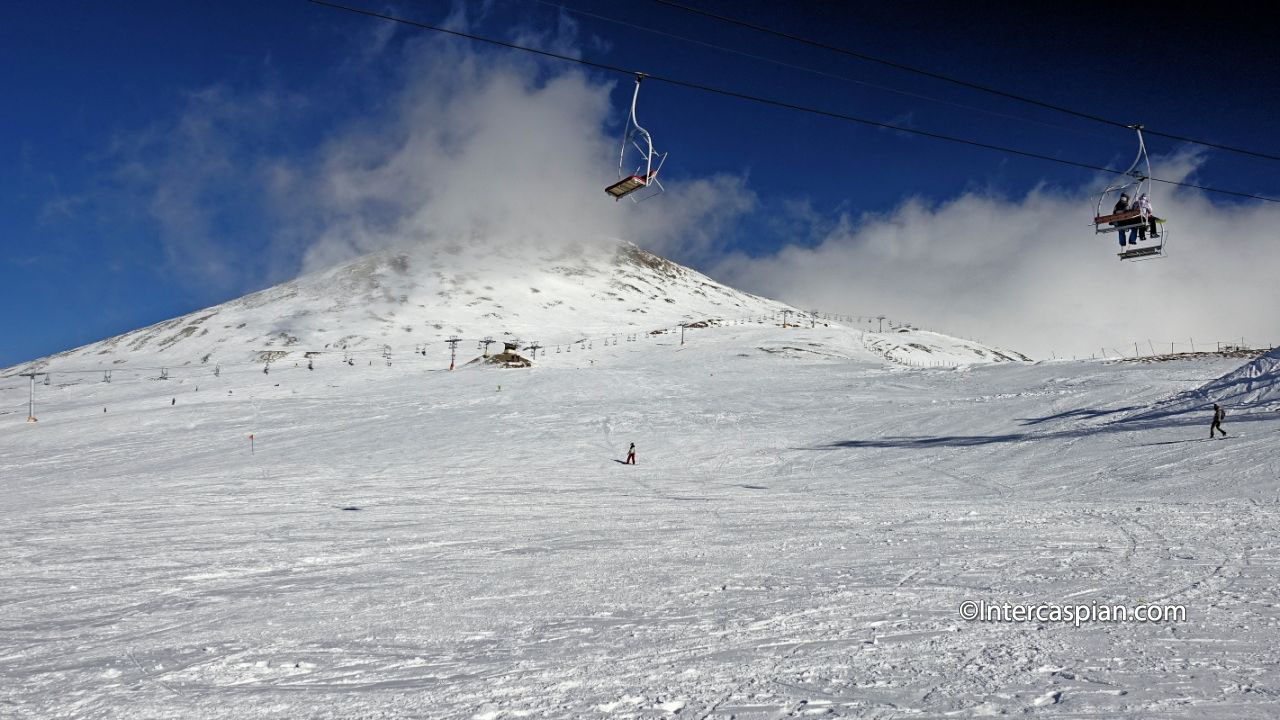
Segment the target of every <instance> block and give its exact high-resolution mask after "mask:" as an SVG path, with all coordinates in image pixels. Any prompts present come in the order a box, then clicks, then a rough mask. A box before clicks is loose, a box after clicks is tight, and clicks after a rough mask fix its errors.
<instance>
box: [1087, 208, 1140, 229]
mask: <svg viewBox="0 0 1280 720" xmlns="http://www.w3.org/2000/svg"><path fill="white" fill-rule="evenodd" d="M1141 216H1142V211H1141V210H1139V209H1138V208H1134V209H1132V210H1123V211H1121V212H1118V213H1113V214H1111V215H1100V216H1098V217H1095V218H1094V219H1093V222H1094V224H1095V225H1104V224H1118V223H1122V222H1124V221H1125V220H1137V219H1138V218H1140V217H1141Z"/></svg>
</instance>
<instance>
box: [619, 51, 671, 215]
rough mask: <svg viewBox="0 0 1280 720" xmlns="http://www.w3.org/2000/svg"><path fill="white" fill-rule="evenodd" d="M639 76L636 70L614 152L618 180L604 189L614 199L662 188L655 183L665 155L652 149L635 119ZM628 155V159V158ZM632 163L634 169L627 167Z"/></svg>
mask: <svg viewBox="0 0 1280 720" xmlns="http://www.w3.org/2000/svg"><path fill="white" fill-rule="evenodd" d="M643 79H644V74H643V73H636V87H635V91H634V92H633V93H632V94H631V114H630V115H628V116H627V129H626V131H625V132H624V133H623V134H622V149H621V150H620V151H619V152H618V181H617V182H615V183H613V184H612V185H610V186H609V187H607V188H605V189H604V191H605V192H606V193H608V194H609V195H611V196H612V197H613V199H614V200H621V199H622V198H624V197H629V198H631V201H632V202H640V201H641V200H648V199H649V198H651V197H653V196H654V195H657V194H658V193H661V192H663V191H664V190H665V188H663V187H662V183H660V182H658V171H659V170H661V169H662V164H663V163H664V162H666V160H667V154H666V153H659V152H658V151H657V150H654V149H653V138H652V137H651V136H650V135H649V131H648V130H645V129H644V128H642V127H640V124H639V123H638V122H636V100H638V99H639V97H640V81H641V80H643ZM629 148H630V150H631V151H630V152H628V149H629ZM637 155H638V157H637ZM628 156H630V157H631V160H628ZM632 162H635V163H636V165H635V167H634V169H632V168H631V163H632Z"/></svg>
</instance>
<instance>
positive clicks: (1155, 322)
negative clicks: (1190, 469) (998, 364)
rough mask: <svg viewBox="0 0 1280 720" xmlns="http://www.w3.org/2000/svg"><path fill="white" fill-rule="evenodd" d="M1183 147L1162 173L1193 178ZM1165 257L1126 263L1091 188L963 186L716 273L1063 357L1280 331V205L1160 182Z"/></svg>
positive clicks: (778, 292) (763, 289)
mask: <svg viewBox="0 0 1280 720" xmlns="http://www.w3.org/2000/svg"><path fill="white" fill-rule="evenodd" d="M1200 160H1201V157H1200V156H1199V155H1195V154H1188V153H1182V154H1177V155H1175V156H1173V157H1171V158H1167V159H1164V160H1162V161H1160V162H1159V164H1158V167H1156V168H1155V174H1156V175H1157V176H1159V177H1169V178H1170V179H1181V178H1187V177H1190V176H1191V175H1192V173H1194V171H1195V168H1196V167H1197V166H1198V164H1199V162H1200ZM1153 198H1154V201H1155V205H1156V214H1157V215H1159V216H1161V217H1166V218H1168V223H1167V228H1168V230H1169V244H1168V250H1169V257H1168V258H1167V259H1164V260H1154V261H1149V262H1136V263H1135V262H1120V261H1119V260H1118V259H1117V257H1116V254H1115V253H1116V252H1117V251H1118V250H1119V247H1118V242H1117V238H1116V237H1115V236H1114V234H1106V235H1095V234H1094V231H1093V226H1092V224H1091V220H1092V213H1093V209H1094V201H1093V199H1092V198H1091V196H1090V194H1089V192H1087V191H1086V189H1078V190H1075V191H1065V190H1049V189H1044V188H1037V189H1035V190H1033V191H1032V192H1030V193H1028V194H1027V195H1026V196H1025V197H1020V198H1005V197H999V196H996V195H993V194H989V193H983V192H969V193H965V194H963V195H961V196H959V197H956V198H954V199H951V200H948V201H946V202H942V203H938V204H931V203H927V202H925V201H922V200H919V199H909V200H907V201H905V202H904V203H902V205H900V206H899V207H898V208H897V209H896V210H894V211H893V212H890V213H885V214H868V215H862V216H859V217H849V216H842V217H841V218H840V220H839V221H838V222H837V223H836V225H835V227H834V229H832V230H830V231H829V232H828V233H827V234H826V235H825V237H824V238H823V239H822V240H821V241H820V242H818V243H817V244H815V245H805V246H802V245H791V246H787V247H783V248H781V249H780V250H778V251H777V252H776V253H772V254H769V255H766V256H763V257H755V258H752V257H746V256H744V255H741V254H736V255H732V256H729V257H727V258H725V259H724V260H722V261H721V262H720V263H719V264H718V265H717V266H716V267H715V268H714V274H716V275H717V277H719V278H721V279H723V280H726V281H728V282H730V283H732V284H735V285H737V286H738V287H741V288H743V289H745V290H749V291H752V292H758V293H761V294H765V295H770V296H773V297H776V298H779V299H781V300H784V301H788V302H791V303H794V304H796V305H799V306H801V307H806V308H808V307H817V308H824V309H831V310H842V311H846V312H850V313H855V314H875V313H884V314H887V315H889V316H891V317H897V318H900V319H902V320H905V321H909V322H914V323H917V324H919V325H921V326H923V327H927V328H932V329H938V330H941V331H944V332H945V331H950V332H952V333H955V334H959V335H963V336H966V337H976V338H978V339H981V340H984V341H987V342H991V343H995V344H1000V345H1004V346H1007V347H1010V348H1012V349H1015V350H1020V351H1023V352H1028V353H1031V354H1033V355H1036V356H1042V357H1046V358H1047V357H1049V356H1050V354H1051V353H1056V354H1057V355H1058V356H1059V357H1062V356H1068V357H1069V356H1072V355H1081V356H1088V355H1089V354H1090V353H1091V352H1099V351H1100V348H1101V347H1102V346H1105V347H1106V348H1107V349H1108V352H1110V351H1111V350H1112V349H1121V348H1126V347H1127V348H1128V351H1129V352H1132V348H1133V343H1134V342H1139V343H1140V344H1141V349H1142V350H1143V352H1147V350H1148V344H1147V341H1148V340H1151V341H1152V342H1154V343H1155V344H1156V347H1157V349H1158V348H1159V347H1160V343H1164V346H1165V347H1166V348H1167V347H1168V342H1170V341H1174V340H1176V341H1178V342H1181V343H1183V344H1184V346H1183V348H1184V349H1185V347H1186V344H1188V343H1189V341H1190V339H1191V338H1193V337H1194V338H1195V340H1196V341H1197V342H1198V343H1200V344H1201V347H1202V348H1203V347H1205V346H1212V341H1217V340H1230V339H1232V338H1235V339H1236V340H1237V341H1238V340H1239V339H1240V338H1241V337H1242V336H1243V337H1244V338H1245V340H1246V341H1248V342H1251V343H1253V342H1261V343H1268V342H1269V343H1274V342H1278V341H1280V316H1277V315H1276V313H1275V312H1274V308H1276V307H1280V288H1278V287H1277V284H1276V283H1275V274H1276V270H1277V268H1280V243H1277V242H1275V237H1276V232H1277V227H1280V207H1275V206H1270V205H1268V206H1261V205H1237V204H1222V203H1221V202H1219V201H1213V202H1211V201H1210V200H1209V199H1208V198H1206V197H1205V196H1204V195H1203V194H1201V193H1198V192H1196V191H1186V190H1181V191H1170V190H1169V188H1168V186H1162V185H1157V186H1156V188H1155V192H1154V194H1153Z"/></svg>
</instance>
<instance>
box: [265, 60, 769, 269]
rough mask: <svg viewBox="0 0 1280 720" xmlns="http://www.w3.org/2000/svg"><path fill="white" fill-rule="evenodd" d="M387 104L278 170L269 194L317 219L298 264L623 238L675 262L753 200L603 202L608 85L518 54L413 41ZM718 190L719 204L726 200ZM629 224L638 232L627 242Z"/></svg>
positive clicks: (725, 182)
mask: <svg viewBox="0 0 1280 720" xmlns="http://www.w3.org/2000/svg"><path fill="white" fill-rule="evenodd" d="M406 54H407V56H408V59H409V62H410V63H411V64H412V68H413V69H412V71H411V72H410V73H409V77H411V78H412V79H411V80H410V81H409V82H408V83H407V85H406V86H405V87H404V89H403V90H402V92H401V93H400V95H399V96H398V97H397V98H396V102H395V103H394V105H393V107H392V108H391V110H390V111H389V112H388V113H386V114H384V115H382V116H380V117H375V118H370V119H368V120H366V121H365V122H362V123H360V124H358V125H356V126H355V127H353V128H351V129H349V130H348V131H347V132H345V133H343V134H342V135H340V136H339V137H338V138H336V139H335V140H333V141H332V142H330V143H329V144H328V145H326V147H325V148H324V149H323V150H322V151H321V153H320V157H319V158H318V159H317V160H316V161H315V168H314V172H306V171H297V170H292V171H286V172H285V173H283V174H282V175H281V177H286V178H294V179H296V180H297V182H296V183H289V184H285V185H283V186H282V187H279V188H277V190H279V191H280V192H281V197H282V198H294V197H309V198H313V199H314V200H315V202H314V203H313V205H312V206H311V207H309V208H308V212H309V213H311V214H312V216H313V217H318V218H320V219H321V221H320V222H321V227H319V228H317V230H316V232H314V233H313V237H314V241H313V243H312V244H311V246H310V247H309V249H308V251H307V253H306V262H305V268H306V269H314V268H318V267H324V266H328V265H332V264H333V263H335V262H338V261H340V260H343V259H346V258H349V257H352V256H354V255H357V254H362V253H366V252H369V251H373V250H378V249H381V248H385V247H390V246H397V245H404V244H417V245H421V244H424V243H434V242H458V241H465V240H467V239H471V240H474V241H477V242H501V243H535V244H540V245H555V244H567V245H573V244H582V243H592V242H597V241H600V240H603V239H606V238H611V237H614V238H627V239H633V240H635V241H637V242H638V243H640V244H642V245H645V246H646V247H649V248H651V249H653V250H656V251H658V252H663V253H674V254H676V255H678V256H679V257H680V258H681V259H692V258H694V257H697V256H699V255H700V254H705V253H706V252H708V251H709V250H710V249H711V248H712V247H713V246H714V244H715V242H716V239H717V238H718V237H719V236H720V232H719V231H720V229H721V228H722V227H723V225H724V224H725V223H726V222H728V221H730V220H731V219H732V218H733V217H736V216H737V215H738V214H740V213H742V212H745V211H746V210H747V209H749V208H750V207H752V205H753V203H754V197H753V195H752V194H751V193H750V192H749V191H748V190H746V188H745V185H744V183H743V182H742V181H741V179H739V178H736V177H733V176H717V177H711V178H702V179H694V180H690V181H687V182H684V183H679V182H677V183H675V184H676V185H677V186H679V187H680V192H676V193H671V194H669V195H667V196H666V197H664V200H667V199H674V200H673V201H671V202H664V203H663V207H662V208H661V211H660V212H659V211H658V209H657V208H656V207H654V208H650V207H645V206H641V207H634V206H631V205H629V204H628V205H615V204H614V203H610V202H607V198H605V196H604V194H603V192H602V189H603V188H604V186H605V185H607V184H608V183H609V182H612V181H613V180H614V179H616V178H615V177H614V175H613V167H614V163H616V153H617V147H618V142H619V140H618V137H617V135H618V133H617V131H616V130H617V129H616V127H613V126H611V121H612V125H616V123H617V120H618V118H619V117H620V113H619V108H618V107H616V106H615V104H613V103H611V101H610V91H611V89H612V87H613V84H612V83H611V82H597V81H594V80H592V79H591V78H590V77H588V76H587V75H586V74H584V73H582V72H578V71H576V70H570V71H567V72H557V73H553V74H548V73H547V70H546V68H543V67H541V66H540V65H539V64H538V63H536V62H533V61H529V60H527V59H525V58H523V57H506V56H496V57H495V56H493V55H490V54H478V53H476V52H474V51H473V50H472V49H471V48H470V47H469V46H466V45H460V44H459V43H458V42H456V41H448V40H446V41H440V40H437V39H435V38H431V39H427V40H424V41H422V42H419V43H415V44H413V45H411V46H410V47H409V48H408V49H407V50H406ZM726 198H728V200H727V201H726ZM637 229H642V230H643V236H642V237H636V235H637V232H636V231H637Z"/></svg>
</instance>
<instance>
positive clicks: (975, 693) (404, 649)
mask: <svg viewBox="0 0 1280 720" xmlns="http://www.w3.org/2000/svg"><path fill="white" fill-rule="evenodd" d="M898 335H899V334H897V333H888V332H886V333H884V334H880V333H866V332H863V331H862V330H861V329H857V328H848V327H844V326H839V325H831V326H827V327H824V326H822V325H818V326H817V327H814V328H794V327H789V328H782V327H779V326H778V324H777V323H767V324H746V325H720V326H713V327H708V328H705V329H694V330H690V331H689V332H688V335H687V338H686V343H685V344H684V345H683V346H682V345H680V341H679V336H678V333H673V332H670V330H668V331H667V332H665V333H662V334H658V335H649V334H647V333H644V334H641V335H640V339H637V340H636V341H627V340H623V341H621V342H619V343H618V344H616V345H613V344H611V345H605V344H603V343H601V342H599V341H596V342H595V343H593V345H592V346H591V347H590V349H587V347H586V346H581V345H580V346H574V347H573V348H572V349H571V350H570V349H568V348H561V352H558V353H557V352H555V350H554V349H552V350H550V351H544V354H541V355H539V361H538V362H537V363H536V364H535V366H534V367H533V368H530V369H527V370H504V369H497V368H467V369H460V370H457V371H454V372H447V371H442V370H441V369H440V368H441V362H440V357H439V355H438V353H437V354H433V355H432V356H431V357H422V356H411V355H410V356H402V355H397V356H396V357H395V358H394V360H393V362H392V363H391V365H390V366H388V365H387V364H386V363H384V362H383V361H382V360H381V359H380V358H377V357H375V358H372V359H368V360H366V359H363V358H362V360H361V362H359V363H357V364H356V365H354V366H351V365H344V364H341V363H340V362H335V361H332V360H326V359H325V358H324V357H322V358H321V360H322V362H319V363H318V364H317V367H316V370H314V371H308V370H307V369H306V368H305V361H302V362H299V361H298V360H297V359H294V358H286V359H284V360H282V361H280V362H278V363H276V364H275V365H273V367H272V370H271V372H270V374H269V375H267V374H263V373H262V372H261V369H260V367H258V366H251V365H236V364H228V366H227V367H226V368H224V370H223V372H222V373H221V374H220V375H219V376H217V377H214V376H213V374H212V372H211V371H210V369H209V368H208V367H205V368H203V370H201V371H200V372H197V371H195V370H193V371H191V372H190V373H186V374H178V375H175V376H173V379H170V380H167V381H158V380H152V379H145V378H146V377H147V375H146V374H142V373H140V374H135V375H132V376H130V375H128V374H121V375H119V376H117V377H116V379H115V380H114V381H113V382H112V383H110V384H107V383H103V382H101V381H100V378H98V377H95V376H89V375H84V376H58V375H55V377H54V380H53V382H52V383H51V384H50V385H49V386H43V385H37V386H36V391H37V407H36V415H37V416H38V417H39V418H40V419H39V422H38V423H33V424H24V423H23V422H22V419H23V418H24V417H25V414H26V399H27V398H26V395H27V385H26V383H25V381H24V380H21V379H18V378H14V377H13V376H12V375H10V376H7V377H4V378H3V379H0V411H3V412H5V413H6V414H4V415H0V426H2V427H3V430H0V478H2V480H0V483H3V484H2V486H0V487H2V489H3V491H4V496H5V502H4V504H3V505H2V506H0V507H3V511H2V512H3V517H2V518H0V519H2V521H3V524H4V528H5V530H4V533H3V535H0V549H2V551H0V570H2V571H3V576H4V578H5V582H4V583H3V585H0V648H3V649H2V650H0V677H2V678H3V679H4V681H3V682H2V683H0V717H15V718H18V717H22V718H27V717H43V718H52V717H76V718H184V719H185V718H197V717H198V718H227V719H242V718H263V717H291V718H301V717H305V718H374V717H389V718H390V717H394V718H485V719H496V718H520V717H548V718H661V717H673V718H730V717H735V718H780V717H861V718H866V717H872V718H875V717H879V718H890V717H893V718H902V717H972V716H995V715H1009V716H1016V715H1031V716H1043V717H1064V718H1065V717H1070V718H1118V717H1132V718H1155V717H1159V718H1232V719H1239V718H1272V717H1276V716H1277V714H1280V647H1278V644H1277V643H1276V639H1277V638H1278V637H1280V591H1278V590H1277V587H1280V585H1278V583H1277V572H1276V571H1277V562H1278V560H1280V551H1278V550H1277V537H1278V532H1280V504H1278V503H1277V500H1278V499H1280V492H1278V489H1277V483H1278V474H1280V455H1277V453H1276V452H1275V447H1276V441H1277V439H1278V438H1280V408H1278V407H1274V406H1271V405H1265V406H1255V407H1253V408H1251V409H1250V414H1249V415H1248V416H1246V417H1240V416H1237V415H1236V414H1235V413H1234V412H1233V413H1232V414H1231V415H1229V416H1228V422H1227V424H1226V430H1227V431H1228V432H1229V433H1231V436H1230V437H1229V438H1227V439H1225V440H1217V441H1208V440H1204V439H1203V438H1204V437H1206V435H1207V429H1208V427H1207V426H1208V420H1209V417H1208V415H1207V414H1206V413H1199V414H1196V413H1183V414H1180V415H1177V416H1171V417H1165V418H1162V419H1156V420H1147V421H1143V422H1138V423H1125V422H1114V421H1115V420H1117V419H1119V418H1124V417H1127V416H1129V415H1131V414H1133V413H1136V412H1138V411H1139V410H1141V409H1142V408H1148V407H1152V406H1154V405H1156V404H1157V403H1160V402H1162V401H1165V400H1166V399H1168V398H1170V397H1174V396H1176V395H1177V394H1178V393H1181V392H1184V391H1186V390H1188V389H1193V388H1197V387H1200V386H1202V385H1204V384H1206V383H1208V382H1210V381H1212V380H1214V379H1215V378H1219V377H1221V376H1223V375H1226V374H1228V373H1231V372H1232V371H1234V370H1235V369H1236V368H1237V367H1238V366H1239V365H1240V362H1241V361H1240V360H1231V359H1215V358H1198V359H1194V360H1187V361H1171V362H1164V363H1152V364H1139V363H1103V362H1048V363H1039V364H1029V363H999V364H988V365H965V366H962V367H960V368H958V369H910V368H905V367H902V365H901V364H900V363H899V362H895V360H894V358H892V357H889V356H887V355H886V354H885V351H884V348H883V346H881V345H878V344H877V343H897V342H898V341H897V340H896V339H895V338H897V337H898ZM877 348H879V349H877ZM461 359H468V357H460V360H461ZM295 363H296V365H295ZM104 408H105V409H106V412H104ZM1228 410H1229V411H1231V410H1232V408H1228ZM251 434H252V435H253V437H254V444H253V452H252V454H251V453H250V444H249V436H250V435H251ZM630 442H635V443H636V445H637V449H638V461H639V463H638V465H636V466H635V467H630V466H624V465H622V464H621V462H620V461H621V460H622V458H623V455H624V453H625V449H626V447H627V444H628V443H630ZM965 601H986V602H989V603H1001V602H1058V603H1067V602H1092V601H1097V602H1103V603H1138V602H1151V603H1165V604H1180V605H1183V606H1185V608H1186V619H1185V621H1182V622H1175V623H1152V624H1142V623H1132V622H1130V623H1086V624H1083V625H1082V626H1080V627H1075V626H1073V625H1071V624H1064V623H1036V622H1009V623H986V622H977V621H965V620H962V619H961V618H960V617H959V614H958V611H957V608H958V607H959V605H960V604H961V603H962V602H965Z"/></svg>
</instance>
